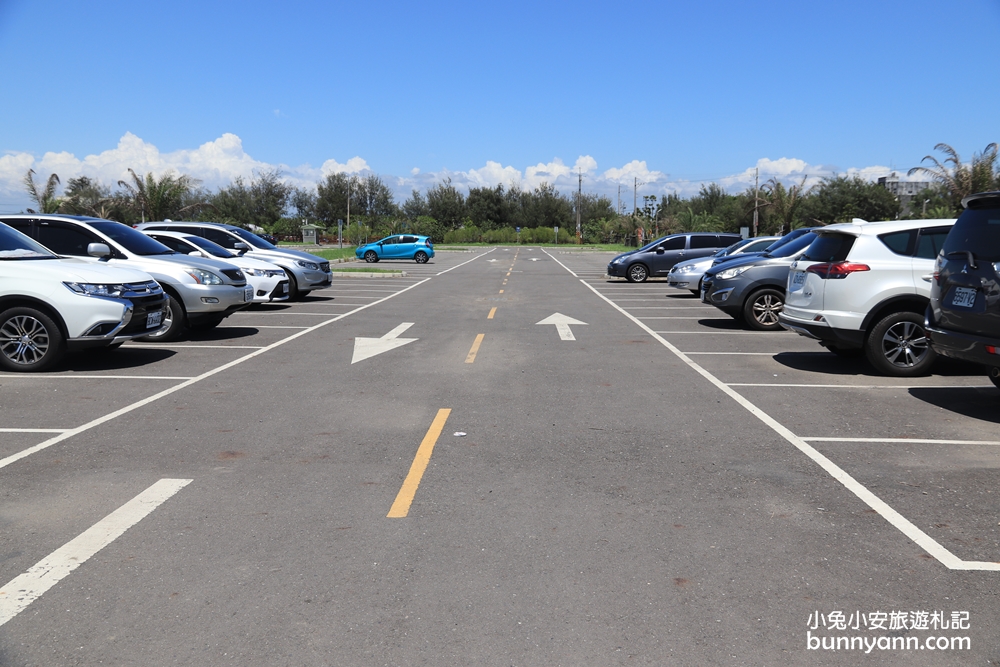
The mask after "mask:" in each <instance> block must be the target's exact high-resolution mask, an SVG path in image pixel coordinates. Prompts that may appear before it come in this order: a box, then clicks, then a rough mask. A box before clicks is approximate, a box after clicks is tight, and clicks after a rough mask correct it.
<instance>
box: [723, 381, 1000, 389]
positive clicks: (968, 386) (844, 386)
mask: <svg viewBox="0 0 1000 667" xmlns="http://www.w3.org/2000/svg"><path fill="white" fill-rule="evenodd" d="M729 386H730V387H797V388H801V389H989V388H991V387H992V386H993V385H971V384H780V383H778V382H763V383H756V382H730V383H729Z"/></svg>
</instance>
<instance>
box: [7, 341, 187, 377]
mask: <svg viewBox="0 0 1000 667" xmlns="http://www.w3.org/2000/svg"><path fill="white" fill-rule="evenodd" d="M129 348H130V349H139V348H140V346H139V345H134V346H133V345H130V346H129ZM192 377H193V376H190V375H77V374H76V373H73V374H67V375H41V376H39V375H34V376H26V375H23V374H20V373H19V374H17V375H15V374H13V373H11V374H10V375H0V379H4V380H8V379H11V378H23V379H25V380H48V379H53V380H55V379H58V380H62V379H63V378H70V379H73V380H190V379H191V378H192Z"/></svg>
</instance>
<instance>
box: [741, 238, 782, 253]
mask: <svg viewBox="0 0 1000 667" xmlns="http://www.w3.org/2000/svg"><path fill="white" fill-rule="evenodd" d="M749 240H750V241H751V242H750V243H748V244H747V245H746V246H745V247H743V252H763V251H764V250H767V249H768V248H770V247H771V246H772V245H774V242H775V241H774V239H749Z"/></svg>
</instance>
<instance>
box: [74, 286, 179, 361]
mask: <svg viewBox="0 0 1000 667" xmlns="http://www.w3.org/2000/svg"><path fill="white" fill-rule="evenodd" d="M81 298H85V299H87V301H86V302H85V304H86V307H85V309H84V312H86V314H87V317H86V319H85V320H80V319H72V318H65V319H64V321H65V323H66V326H67V329H68V332H67V333H68V334H69V336H68V337H67V339H66V347H67V349H69V350H81V349H87V348H94V347H107V346H108V345H112V344H114V343H122V342H125V341H127V340H132V339H133V338H138V337H139V336H145V335H146V334H148V333H150V332H152V331H156V330H157V329H159V328H160V326H161V321H162V318H163V308H164V307H165V306H166V304H167V295H166V294H165V293H163V292H162V291H160V292H157V293H156V294H150V295H148V296H126V297H124V298H102V297H81Z"/></svg>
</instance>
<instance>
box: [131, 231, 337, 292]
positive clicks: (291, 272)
mask: <svg viewBox="0 0 1000 667" xmlns="http://www.w3.org/2000/svg"><path fill="white" fill-rule="evenodd" d="M136 229H139V230H142V231H153V230H159V231H164V232H183V233H185V234H194V235H195V236H201V237H203V238H206V239H208V240H209V241H213V242H214V243H218V244H219V245H221V246H222V247H223V248H225V249H226V250H232V251H233V252H235V253H236V254H238V255H243V254H244V253H245V254H246V256H247V257H249V258H250V259H259V260H261V261H264V262H270V263H271V264H277V265H278V266H280V267H281V268H283V269H284V270H285V275H287V276H288V298H289V299H290V300H296V299H301V298H302V297H304V296H305V295H306V294H309V292H311V291H313V290H316V289H323V288H324V287H329V286H330V285H331V284H333V274H332V273H331V272H330V262H328V261H327V260H325V259H323V258H322V257H317V256H316V255H310V254H309V253H307V252H302V251H301V250H291V249H289V248H279V247H277V246H275V245H274V244H272V243H269V242H268V241H265V240H264V239H262V238H261V237H259V236H257V235H256V234H254V233H253V232H249V231H247V230H245V229H243V228H242V227H237V226H236V225H223V224H220V223H217V222H176V221H173V220H164V221H162V222H145V223H143V224H141V225H136Z"/></svg>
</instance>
